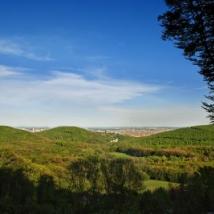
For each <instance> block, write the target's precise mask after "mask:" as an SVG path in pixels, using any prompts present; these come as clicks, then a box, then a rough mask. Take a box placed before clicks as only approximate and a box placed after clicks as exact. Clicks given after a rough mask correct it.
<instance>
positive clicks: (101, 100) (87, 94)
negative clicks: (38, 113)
mask: <svg viewBox="0 0 214 214" xmlns="http://www.w3.org/2000/svg"><path fill="white" fill-rule="evenodd" d="M2 74H3V72H2ZM4 74H5V75H6V74H8V75H9V74H13V71H12V70H9V69H6V70H4ZM0 90H1V91H2V92H4V93H1V96H0V102H6V101H8V102H14V103H16V102H18V103H19V102H22V103H23V102H26V103H28V102H29V101H33V102H40V103H42V102H48V101H52V102H55V103H58V102H64V103H67V104H71V103H79V104H85V105H88V104H90V105H104V104H105V105H106V104H116V103H122V102H125V101H127V100H131V99H133V98H135V97H138V96H142V95H143V94H148V93H153V92H156V91H158V90H160V87H159V86H155V85H146V84H140V83H135V82H130V81H121V80H114V79H105V80H101V79H86V78H85V77H84V76H82V75H79V74H75V73H65V72H61V71H55V72H52V74H51V76H50V77H48V78H47V79H33V78H29V77H28V78H27V79H11V80H10V79H7V80H3V81H1V82H0ZM8 98H9V99H8Z"/></svg>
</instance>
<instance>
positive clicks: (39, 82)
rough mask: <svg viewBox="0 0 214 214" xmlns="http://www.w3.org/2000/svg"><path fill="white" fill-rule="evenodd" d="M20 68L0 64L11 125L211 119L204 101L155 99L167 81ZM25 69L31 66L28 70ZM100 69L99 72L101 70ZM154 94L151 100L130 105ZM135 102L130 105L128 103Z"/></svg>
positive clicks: (5, 114)
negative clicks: (42, 72) (32, 73)
mask: <svg viewBox="0 0 214 214" xmlns="http://www.w3.org/2000/svg"><path fill="white" fill-rule="evenodd" d="M19 72H21V70H20V69H17V68H12V67H7V66H0V76H1V75H2V76H3V75H4V76H7V78H0V91H1V93H0V106H1V111H0V118H1V122H4V123H5V124H11V125H48V126H57V125H78V126H189V125H196V124H203V123H204V124H206V123H208V120H207V119H206V114H205V112H204V111H203V110H202V109H201V108H200V103H198V105H188V104H185V103H181V104H180V105H176V104H174V105H173V103H171V104H169V103H167V104H166V105H161V106H159V105H154V100H155V99H157V97H159V96H160V94H161V92H162V89H163V88H164V87H162V86H160V85H152V84H145V83H140V82H132V81H124V80H118V79H112V78H110V77H108V78H106V77H105V78H102V77H101V76H98V77H97V78H96V77H95V76H93V78H87V77H86V76H87V75H81V74H77V73H74V72H73V73H72V72H63V71H52V72H50V73H49V76H46V77H37V78H36V77H35V76H30V75H22V76H21V77H22V78H20V77H16V76H15V75H16V74H18V73H19ZM23 73H25V71H23ZM95 73H96V72H95ZM150 95H153V99H154V100H152V101H150V106H149V104H148V103H147V104H146V105H143V104H142V103H141V104H140V105H131V106H129V105H127V102H129V101H131V102H132V101H133V100H135V99H138V100H142V99H144V98H146V97H147V96H150ZM128 106H129V107H128Z"/></svg>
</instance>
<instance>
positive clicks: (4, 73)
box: [0, 65, 21, 78]
mask: <svg viewBox="0 0 214 214" xmlns="http://www.w3.org/2000/svg"><path fill="white" fill-rule="evenodd" d="M20 74H21V72H20V69H19V68H14V67H9V66H5V65H0V78H1V77H10V76H17V75H20Z"/></svg>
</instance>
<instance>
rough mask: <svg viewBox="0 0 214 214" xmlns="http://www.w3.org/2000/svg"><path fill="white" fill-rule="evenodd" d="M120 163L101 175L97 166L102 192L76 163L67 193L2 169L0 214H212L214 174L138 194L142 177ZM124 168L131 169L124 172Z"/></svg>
mask: <svg viewBox="0 0 214 214" xmlns="http://www.w3.org/2000/svg"><path fill="white" fill-rule="evenodd" d="M93 161H95V160H92V161H91V163H87V164H89V165H90V164H91V165H92V163H93ZM123 161H124V160H120V162H114V161H112V162H111V161H110V162H109V163H108V167H109V168H108V169H107V170H108V171H105V170H106V169H105V166H102V164H101V165H100V167H104V169H103V170H104V171H103V172H105V174H104V176H106V177H105V181H103V182H104V184H105V185H106V187H105V189H103V187H102V188H101V187H100V185H101V184H99V182H98V180H97V179H96V176H97V174H96V173H95V174H89V172H91V171H90V170H89V169H88V168H87V167H86V165H85V164H86V163H84V162H82V163H80V162H79V163H77V162H76V163H75V164H74V165H72V166H71V169H72V170H73V171H72V173H71V174H73V175H71V179H74V180H73V181H72V182H74V186H73V187H72V188H74V189H71V188H67V189H62V188H59V187H58V186H56V184H55V182H54V180H53V178H52V177H50V176H45V175H44V176H41V177H40V179H39V181H38V183H37V184H34V183H32V182H31V181H30V180H29V179H28V178H27V176H26V175H25V173H24V172H23V171H22V170H16V171H13V170H11V169H8V168H1V169H0V211H1V212H0V213H1V214H23V213H25V214H40V213H41V214H44V213H45V214H71V213H160V214H161V213H175V214H177V213H178V214H180V213H184V214H185V213H188V214H191V213H208V212H214V182H213V181H214V168H211V167H206V168H202V169H200V171H199V172H198V173H196V174H195V175H194V176H193V177H192V178H191V179H190V180H189V182H188V183H187V184H185V185H181V186H180V187H178V188H172V189H170V190H165V189H157V190H156V191H154V192H151V191H138V187H137V185H141V183H142V180H141V177H140V176H139V175H131V168H132V169H133V165H132V163H131V162H129V163H125V162H123ZM95 162H96V161H95ZM78 164H80V165H78ZM105 164H106V163H105ZM127 164H128V165H129V164H130V165H129V166H127ZM77 165H78V166H77ZM115 165H117V166H115ZM95 166H96V164H95ZM95 166H93V167H95ZM90 167H92V166H90ZM90 167H89V168H90ZM97 167H98V166H96V168H97ZM111 167H112V168H111ZM129 167H130V168H129ZM116 168H117V170H118V169H119V171H117V170H116ZM129 169H130V171H129ZM98 171H99V170H98ZM93 172H94V171H93ZM133 174H135V170H133ZM137 174H138V173H137ZM98 177H99V176H98ZM79 179H80V180H79ZM135 182H136V183H135ZM139 182H140V183H139ZM87 185H88V187H87ZM75 188H76V189H75ZM135 188H136V189H135ZM102 191H105V192H102Z"/></svg>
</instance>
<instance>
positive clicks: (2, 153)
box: [0, 125, 214, 214]
mask: <svg viewBox="0 0 214 214" xmlns="http://www.w3.org/2000/svg"><path fill="white" fill-rule="evenodd" d="M115 138H118V142H114V141H112V140H113V139H115ZM213 143H214V126H213V125H209V126H198V127H191V128H183V129H177V130H174V131H169V132H165V133H161V134H156V135H153V136H150V137H144V138H134V137H128V136H122V135H117V134H108V133H96V132H91V131H88V130H85V129H80V128H76V127H59V128H54V129H50V130H47V131H43V132H40V133H30V132H26V131H22V130H19V129H14V128H10V127H4V126H2V127H0V210H1V213H4V214H7V213H8V214H9V213H11V214H12V213H47V214H48V213H65V214H66V213H207V212H211V211H214V207H213V205H214V182H213V180H214V147H213Z"/></svg>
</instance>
